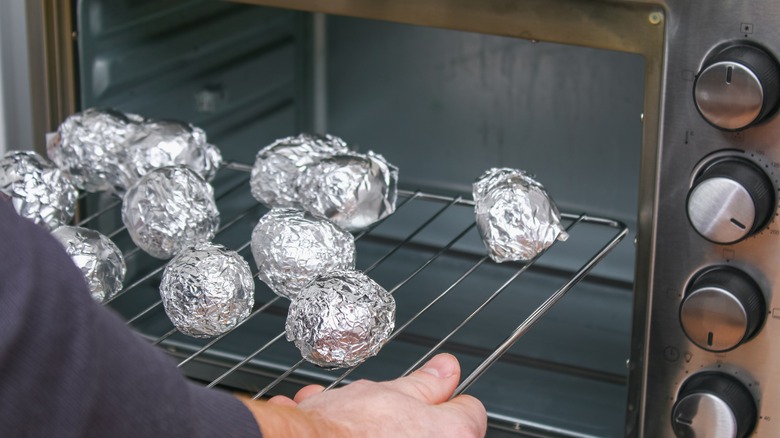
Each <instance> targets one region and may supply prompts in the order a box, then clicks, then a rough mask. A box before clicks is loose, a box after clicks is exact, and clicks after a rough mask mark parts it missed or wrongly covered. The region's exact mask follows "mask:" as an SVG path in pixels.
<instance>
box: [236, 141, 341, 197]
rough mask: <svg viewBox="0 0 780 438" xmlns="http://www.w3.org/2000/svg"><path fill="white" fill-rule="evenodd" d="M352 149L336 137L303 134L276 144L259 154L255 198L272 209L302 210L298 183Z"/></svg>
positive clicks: (254, 176) (254, 177) (254, 170)
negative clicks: (326, 161)
mask: <svg viewBox="0 0 780 438" xmlns="http://www.w3.org/2000/svg"><path fill="white" fill-rule="evenodd" d="M348 151H349V149H348V147H347V144H346V143H345V142H344V140H342V139H340V138H338V137H335V136H332V135H324V136H321V135H312V134H300V135H297V136H294V137H286V138H281V139H279V140H276V141H275V142H273V143H271V144H270V145H268V146H266V147H264V148H263V149H261V150H260V151H259V152H258V153H257V157H256V158H255V164H254V166H253V167H252V173H251V175H250V187H251V190H252V196H254V197H255V199H257V200H258V201H260V202H262V203H263V204H265V205H266V206H268V207H272V208H273V207H280V208H297V207H300V203H299V202H298V194H297V191H296V189H295V181H296V180H297V178H298V176H299V175H300V174H301V172H302V171H303V170H304V169H305V167H306V166H308V165H310V164H312V163H314V162H316V161H319V160H321V159H323V158H328V157H331V156H333V155H336V154H341V153H346V152H348Z"/></svg>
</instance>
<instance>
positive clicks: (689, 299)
mask: <svg viewBox="0 0 780 438" xmlns="http://www.w3.org/2000/svg"><path fill="white" fill-rule="evenodd" d="M765 312H766V303H765V300H764V294H763V293H762V292H761V288H760V287H759V286H758V284H756V282H755V281H753V279H752V278H750V276H749V275H747V274H745V273H744V272H742V271H741V270H738V269H735V268H732V267H726V266H719V267H715V268H710V269H708V270H706V271H704V272H703V273H701V274H699V275H698V276H697V277H696V278H695V279H694V280H693V282H692V283H691V285H690V287H688V289H687V291H686V293H685V297H684V298H683V302H682V305H681V306H680V322H681V324H682V328H683V331H685V334H686V335H687V336H688V338H689V339H690V340H691V342H693V343H694V344H696V345H698V346H699V347H701V348H703V349H705V350H709V351H715V352H722V351H728V350H731V349H733V348H736V347H737V346H739V345H741V344H743V343H745V342H747V341H748V340H749V339H750V338H751V337H753V335H755V334H756V333H757V332H758V330H759V329H760V328H761V325H762V324H763V322H764V319H765V315H766V313H765Z"/></svg>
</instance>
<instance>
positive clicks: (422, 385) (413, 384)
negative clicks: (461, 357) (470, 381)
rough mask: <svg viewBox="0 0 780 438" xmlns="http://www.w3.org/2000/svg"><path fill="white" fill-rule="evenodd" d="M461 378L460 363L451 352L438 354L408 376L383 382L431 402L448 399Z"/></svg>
mask: <svg viewBox="0 0 780 438" xmlns="http://www.w3.org/2000/svg"><path fill="white" fill-rule="evenodd" d="M459 380H460V365H459V364H458V360H457V359H456V358H455V356H453V355H451V354H446V353H443V354H437V355H436V356H434V357H433V358H432V359H431V360H429V361H428V362H427V363H426V364H425V365H423V366H422V367H421V368H420V369H418V370H417V371H415V372H413V373H411V374H409V375H408V376H406V377H402V378H400V379H396V380H393V381H390V382H385V383H382V385H385V386H388V387H390V388H392V389H394V390H396V391H400V392H402V393H404V394H406V395H408V396H411V397H414V398H416V399H418V400H420V401H423V402H427V403H429V404H439V403H443V402H445V401H447V400H448V399H449V398H450V396H451V395H452V393H453V391H455V387H457V385H458V381H459Z"/></svg>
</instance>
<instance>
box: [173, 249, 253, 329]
mask: <svg viewBox="0 0 780 438" xmlns="http://www.w3.org/2000/svg"><path fill="white" fill-rule="evenodd" d="M254 292H255V283H254V279H253V278H252V271H251V270H250V269H249V263H247V262H246V260H244V258H243V257H241V256H240V255H239V254H238V253H237V252H235V251H231V250H228V249H226V248H225V247H223V246H222V245H216V244H213V243H210V242H202V243H199V244H197V245H195V246H194V247H188V248H185V249H183V250H182V251H181V252H179V254H177V255H176V256H175V257H174V258H173V259H171V261H170V262H168V265H166V267H165V271H164V272H163V276H162V282H161V283H160V296H161V297H162V301H163V306H164V307H165V313H167V314H168V318H170V320H171V322H173V324H174V325H175V326H176V328H177V329H178V330H179V331H180V332H182V333H184V334H185V335H189V336H192V337H195V338H209V337H212V336H218V335H221V334H222V333H225V332H227V331H228V330H230V329H232V328H233V327H235V326H236V325H237V324H238V323H240V322H241V321H243V320H245V319H246V318H247V317H248V316H249V313H250V312H251V311H252V306H253V305H254V304H255V298H254Z"/></svg>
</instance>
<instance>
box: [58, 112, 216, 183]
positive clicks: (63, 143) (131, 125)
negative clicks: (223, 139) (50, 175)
mask: <svg viewBox="0 0 780 438" xmlns="http://www.w3.org/2000/svg"><path fill="white" fill-rule="evenodd" d="M47 150H48V151H47V153H48V155H49V157H50V158H51V159H52V161H54V162H55V163H56V164H57V166H59V167H60V168H61V169H62V170H63V171H64V172H65V173H66V174H68V175H69V176H70V177H71V179H72V180H73V182H74V184H75V185H76V186H77V187H79V188H81V189H84V190H86V191H89V192H98V191H113V192H115V193H118V194H122V193H124V192H125V191H126V190H127V189H128V188H129V187H130V186H131V185H133V184H134V183H136V182H137V181H138V180H139V179H140V178H141V177H142V176H143V175H145V174H146V173H147V172H149V171H150V170H152V169H155V168H158V167H165V166H173V165H186V166H188V167H190V168H191V169H193V170H194V171H195V172H197V173H198V174H200V175H201V176H202V177H203V178H205V179H206V180H208V181H210V180H212V179H213V178H214V176H215V175H216V172H217V170H218V169H219V166H220V164H221V163H222V155H221V153H220V152H219V149H217V147H216V146H214V145H212V144H209V143H208V142H207V139H206V134H205V132H203V130H202V129H199V128H196V127H194V126H192V125H190V124H188V123H184V122H178V121H168V120H154V119H144V118H143V117H141V116H138V115H135V114H124V113H122V112H119V111H116V110H111V109H95V108H91V109H87V110H85V111H83V112H81V113H77V114H73V115H71V116H70V117H68V118H66V119H65V121H63V122H62V124H60V126H59V129H58V130H57V133H56V134H55V135H53V136H51V138H50V139H49V141H48V142H47Z"/></svg>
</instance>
